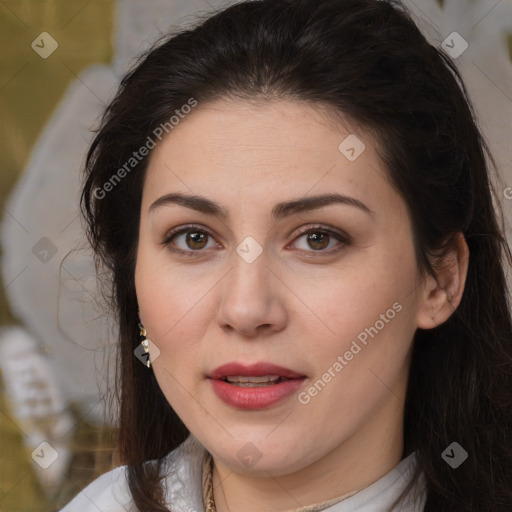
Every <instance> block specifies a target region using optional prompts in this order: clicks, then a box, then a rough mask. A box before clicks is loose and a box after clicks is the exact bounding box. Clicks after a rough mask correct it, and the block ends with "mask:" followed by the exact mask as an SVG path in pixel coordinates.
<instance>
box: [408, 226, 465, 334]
mask: <svg viewBox="0 0 512 512" xmlns="http://www.w3.org/2000/svg"><path fill="white" fill-rule="evenodd" d="M468 264H469V249H468V246H467V244H466V240H465V239H464V235H463V234H462V233H457V235H456V236H455V237H454V239H453V241H452V244H451V249H450V250H449V251H448V252H447V253H446V254H445V255H444V256H443V257H442V258H441V260H440V261H439V262H438V263H437V264H436V265H435V266H434V272H435V276H432V275H430V274H429V275H428V276H427V277H426V278H425V281H424V286H423V299H422V304H421V306H420V309H419V311H418V316H417V325H418V327H419V328H420V329H433V328H434V327H437V326H438V325H441V324H442V323H443V322H445V321H446V320H448V318H450V316H451V315H452V314H453V312H454V311H455V310H456V309H457V307H458V306H459V304H460V301H461V299H462V293H463V292H464V285H465V283H466V276H467V272H468Z"/></svg>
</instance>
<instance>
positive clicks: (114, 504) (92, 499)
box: [60, 435, 426, 512]
mask: <svg viewBox="0 0 512 512" xmlns="http://www.w3.org/2000/svg"><path fill="white" fill-rule="evenodd" d="M204 450H205V448H204V447H203V446H202V445H201V444H200V443H199V441H197V439H196V438H195V437H193V436H192V435H189V437H188V438H187V439H186V440H185V441H184V442H183V443H182V444H181V445H180V446H178V447H177V448H176V449H175V450H173V451H172V452H171V453H170V454H169V455H167V457H166V458H165V466H164V467H166V468H167V472H166V473H167V476H166V478H165V480H164V485H165V491H166V502H167V506H168V507H169V508H171V504H172V508H171V510H172V511H173V512H204V507H203V497H202V471H203V465H202V463H203V455H204ZM415 462H416V455H415V454H414V453H412V454H411V455H409V456H408V457H406V458H404V459H403V460H401V461H400V462H399V463H398V464H397V466H396V467H395V468H393V469H392V470H391V471H390V472H389V473H387V474H386V475H384V476H383V477H382V478H380V479H379V480H377V481H376V482H374V483H373V484H371V485H369V486H368V487H366V488H364V489H362V490H361V491H359V492H357V493H355V494H353V495H352V496H349V497H348V498H346V499H343V500H342V501H340V502H338V503H336V504H334V505H332V506H330V507H328V508H326V509H325V512H355V511H358V512H391V511H389V507H390V505H391V504H392V503H393V501H394V500H395V499H396V498H397V497H398V496H399V494H400V493H401V491H402V490H403V489H404V487H405V486H406V485H407V482H408V480H409V477H410V474H411V472H412V471H413V469H414V466H415ZM125 471H126V466H121V467H118V468H115V469H113V470H112V471H109V472H108V473H105V474H104V475H102V476H100V477H99V478H97V479H96V480H94V482H92V483H91V484H89V485H88V486H87V487H86V488H85V489H83V490H82V491H81V492H80V493H79V494H78V495H77V496H76V497H75V498H74V499H73V500H72V501H71V502H70V503H68V504H67V505H66V506H65V507H64V508H63V509H62V510H61V511H60V512H133V510H134V509H133V508H131V507H133V502H132V499H131V494H130V491H129V488H128V483H127V480H126V472H125ZM416 489H418V487H417V488H416ZM416 489H415V490H416ZM423 489H424V479H423V475H422V478H420V480H419V489H418V490H419V491H420V492H421V491H423ZM408 496H411V493H410V494H409V495H408ZM425 501H426V496H425V493H424V492H423V493H422V498H421V499H419V500H417V501H414V502H413V501H412V496H411V498H409V499H408V500H407V499H406V500H405V502H404V503H403V504H402V506H401V507H400V508H398V509H395V510H396V512H423V508H424V506H425Z"/></svg>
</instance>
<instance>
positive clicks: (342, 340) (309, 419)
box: [135, 100, 468, 512]
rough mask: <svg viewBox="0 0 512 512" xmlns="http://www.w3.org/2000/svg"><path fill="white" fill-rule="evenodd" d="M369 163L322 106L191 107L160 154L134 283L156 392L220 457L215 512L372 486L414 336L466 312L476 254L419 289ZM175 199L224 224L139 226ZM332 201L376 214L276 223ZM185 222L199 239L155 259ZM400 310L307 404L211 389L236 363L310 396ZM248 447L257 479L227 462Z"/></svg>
mask: <svg viewBox="0 0 512 512" xmlns="http://www.w3.org/2000/svg"><path fill="white" fill-rule="evenodd" d="M351 133H355V134H356V135H357V137H358V138H359V139H360V140H362V141H363V142H364V144H365V146H366V149H365V150H364V152H363V153H362V154H361V155H360V156H359V157H358V158H357V159H356V160H355V161H349V160H348V159H347V158H346V157H345V156H344V155H343V154H342V153H341V152H340V150H339V149H338V146H339V145H340V143H341V142H342V141H343V140H344V139H345V138H346V137H347V135H349V134H351ZM376 149H377V145H376V142H375V141H374V140H373V139H372V137H370V135H369V134H368V133H366V132H364V131H361V130H359V129H357V128H356V127H355V126H351V125H350V124H349V123H343V126H341V125H340V124H339V123H338V124H337V125H334V123H333V122H330V121H329V119H328V117H327V116H325V115H323V114H322V110H321V108H320V107H319V106H314V105H311V104H307V103H303V102H297V101H295V102H292V101H289V100H275V101H272V102H266V103H261V104H254V103H250V104H249V103H247V102H244V101H242V100H229V101H228V100H219V101H216V102H215V103H212V104H205V105H199V106H198V107H196V108H195V109H194V111H193V112H192V113H191V114H189V115H188V116H187V117H186V118H185V119H184V120H183V121H181V123H180V124H179V125H178V126H176V127H175V128H174V129H173V131H172V132H171V133H170V134H169V135H168V136H167V137H166V138H165V139H163V141H162V142H161V143H160V144H159V145H158V146H157V147H156V148H155V149H154V150H153V152H152V155H151V158H150V162H149V166H148V169H147V174H146V177H145V182H144V189H143V197H142V210H141V218H140V236H139V245H138V252H137V264H136V275H135V282H136V291H137V298H138V303H139V308H140V311H139V316H140V319H141V321H142V322H143V324H144V326H145V327H146V329H147V333H148V338H149V339H151V341H152V342H153V343H154V344H155V345H156V346H157V347H158V349H159V350H160V354H159V356H158V357H157V358H155V359H154V360H153V371H154V372H155V375H156V378H157V380H158V383H159V385H160V387H161V389H162V391H163V393H164V395H165V396H166V398H167V399H168V401H169V403H170V404H171V406H172V407H173V408H174V409H175V410H176V412H177V413H178V415H179V416H180V417H181V419H182V420H183V422H184V423H185V425H186V426H187V427H188V428H189V430H190V431H191V432H192V433H193V434H194V436H195V437H196V438H197V439H198V440H199V441H200V442H201V443H202V444H203V446H205V448H206V449H207V450H208V451H209V452H210V453H211V454H212V456H213V459H214V472H213V483H214V487H215V490H214V497H215V502H216V506H217V510H218V511H219V512H224V511H228V510H229V511H230V512H240V511H244V512H252V511H258V512H261V511H275V510H294V509H296V508H299V507H301V506H306V505H309V504H313V503H318V502H322V501H324V500H328V499H331V498H335V497H338V496H342V495H345V494H347V493H351V492H354V491H357V490H360V489H362V488H364V487H366V486H368V485H369V484H371V483H373V482H374V481H376V480H378V479H379V478H380V477H382V476H383V475H385V474H386V473H387V472H389V471H390V470H391V469H392V468H393V467H395V466H396V465H397V464H398V462H399V461H400V460H401V459H402V457H403V427H402V421H403V412H404V398H405V393H406V386H407V378H408V372H409V366H410V354H411V346H412V339H413V335H414V333H415V331H416V330H417V328H419V327H420V328H424V329H430V328H433V327H435V326H436V325H438V324H440V323H442V322H444V321H445V320H446V319H447V318H448V317H449V316H450V314H452V312H453V310H454V309H455V308H456V307H457V306H458V304H459V301H460V297H461V295H462V291H463V286H464V279H465V276H466V271H467V259H468V253H467V246H466V244H465V242H464V240H463V238H462V237H459V238H458V239H457V240H458V241H457V244H455V245H454V248H453V250H452V251H451V252H450V253H449V254H448V255H447V258H446V265H443V266H441V267H440V270H439V272H438V275H436V276H435V277H434V276H427V277H425V278H422V276H421V274H420V271H419V269H418V267H417V264H416V259H415V255H414V248H413V238H412V228H411V223H410V219H409V215H408V212H407V208H406V204H405V203H404V201H403V199H402V198H401V197H400V196H399V195H398V194H397V192H396V191H395V190H394V189H393V187H392V186H391V184H390V182H389V181H388V178H387V174H386V170H385V168H384V166H383V164H382V162H381V161H380V159H379V157H378V155H377V152H376ZM171 192H181V193H184V194H195V195H199V196H204V197H206V198H208V199H210V200H213V201H215V202H217V203H219V204H220V205H221V206H222V207H223V208H225V209H226V210H227V211H228V212H229V217H228V218H227V219H220V218H217V217H215V216H212V215H208V214H205V213H200V212H198V211H196V210H193V209H191V208H187V207H185V206H183V205H178V204H167V205H164V206H161V207H159V208H156V209H154V210H153V211H151V212H149V211H148V210H149V207H150V205H151V204H152V203H153V202H154V201H156V200H157V199H158V198H160V197H161V196H163V195H165V194H167V193H171ZM333 192H335V193H339V194H342V195H345V196H350V197H351V198H355V199H357V200H359V201H361V202H362V203H364V205H366V207H367V208H368V209H369V210H371V213H368V212H366V211H364V210H363V209H361V208H358V207H355V206H351V205H347V204H331V205H329V206H324V207H322V208H320V209H316V210H311V211H302V212H298V213H297V212H296V213H294V214H292V215H289V216H287V217H284V218H282V219H280V220H278V221H276V220H274V219H272V218H271V216H270V212H271V210H272V208H273V207H274V206H275V205H276V204H277V203H279V202H282V201H289V200H292V199H298V198H304V197H310V196H313V195H321V194H327V193H333ZM189 223H193V224H197V225H198V226H197V228H191V229H190V231H189V234H191V233H194V232H196V231H197V229H198V228H200V229H202V230H203V231H206V232H207V233H208V235H206V236H205V237H204V238H199V239H197V238H196V239H193V238H192V239H191V240H190V239H189V240H188V243H187V238H186V233H181V234H178V235H177V236H176V237H175V238H174V239H173V240H172V241H171V242H169V245H168V246H165V245H163V244H162V242H163V241H164V240H165V239H166V235H167V234H168V233H169V232H170V231H171V230H172V229H173V228H180V227H185V226H186V225H187V224H189ZM318 226H320V227H318ZM319 230H320V233H322V230H324V231H325V230H331V231H334V233H333V234H330V235H329V236H327V237H324V238H323V239H322V240H321V241H320V242H317V243H316V245H315V243H311V241H310V242H309V243H308V235H307V233H318V232H319ZM304 232H305V233H306V234H305V233H304ZM337 233H340V234H343V233H346V235H348V237H349V239H348V240H345V241H344V240H343V239H338V238H337V237H336V234H337ZM248 236H251V237H253V238H254V239H255V240H256V241H257V242H258V244H259V245H260V246H261V248H262V253H261V254H260V255H259V256H258V258H256V260H255V261H253V262H252V263H248V262H247V261H245V260H244V259H243V258H242V257H241V256H240V255H239V254H238V253H237V252H236V248H237V247H238V246H239V245H240V244H241V242H242V241H243V240H244V239H245V238H246V237H248ZM173 248H174V249H175V248H178V249H182V250H184V251H188V253H189V254H192V256H191V257H187V256H183V255H180V254H176V253H173V252H172V251H171V249H173ZM395 303H398V304H399V305H401V306H402V309H401V311H400V312H399V313H397V314H396V315H395V316H394V318H393V319H392V320H389V321H388V322H386V323H385V326H384V328H382V329H381V330H380V331H379V333H378V335H376V336H375V337H374V338H369V341H368V343H367V345H366V346H363V348H362V350H361V351H360V352H359V353H357V355H355V356H354V358H353V359H352V360H351V361H349V362H348V364H347V365H346V366H344V367H343V369H342V371H340V372H339V373H336V376H335V377H334V378H332V379H331V381H330V382H329V383H328V384H327V385H326V386H325V387H324V388H323V389H322V390H321V392H319V393H318V394H316V396H314V397H312V398H311V400H310V401H309V403H307V404H303V403H300V401H299V400H298V398H297V395H296V394H294V395H292V396H290V397H288V398H287V399H286V400H284V401H282V402H280V403H278V404H276V405H274V406H272V407H270V408H268V409H263V410H258V411H254V410H249V411H247V410H245V411H244V410H238V409H235V408H233V407H230V406H228V405H226V404H225V403H224V402H222V401H221V400H220V399H219V398H217V396H216V395H215V394H214V392H213V390H212V388H211V385H210V382H209V381H208V379H207V378H206V375H207V374H208V373H209V372H211V371H212V370H213V369H215V368H217V367H218V366H220V365H221V364H224V363H226V362H229V361H234V360H237V361H240V362H243V363H247V364H248V363H252V362H259V361H270V362H273V363H275V364H278V365H281V366H284V367H287V368H290V369H292V370H294V371H297V372H299V373H302V374H304V375H306V376H307V379H306V381H305V382H304V384H303V386H302V388H301V390H299V391H304V390H307V389H309V388H310V387H311V386H312V385H313V384H314V383H315V382H316V381H318V379H320V378H322V375H323V374H324V373H325V372H327V371H328V369H329V368H331V367H332V366H333V363H334V362H335V361H336V360H337V357H338V356H339V355H341V356H343V354H345V352H346V351H347V350H349V348H350V346H351V343H352V341H353V340H355V339H356V338H357V336H358V334H360V333H361V332H362V331H364V330H365V328H369V327H371V326H374V325H375V324H376V321H377V320H379V319H380V318H381V316H380V315H382V314H385V313H386V311H387V310H389V309H390V308H392V306H393V304H395ZM247 443H252V444H253V445H254V446H255V447H256V449H257V453H258V454H259V455H261V458H260V459H259V460H258V461H257V462H256V463H255V464H254V465H252V466H251V467H247V466H246V465H245V464H244V463H243V462H242V460H241V459H240V458H239V457H238V456H237V453H238V452H239V450H241V449H242V448H243V447H244V446H246V445H247ZM246 449H247V446H246Z"/></svg>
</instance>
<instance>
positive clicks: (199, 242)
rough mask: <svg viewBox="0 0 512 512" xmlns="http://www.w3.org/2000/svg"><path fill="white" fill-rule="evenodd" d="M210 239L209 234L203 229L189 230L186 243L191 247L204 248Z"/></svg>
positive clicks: (195, 248)
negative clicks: (202, 230)
mask: <svg viewBox="0 0 512 512" xmlns="http://www.w3.org/2000/svg"><path fill="white" fill-rule="evenodd" d="M207 241H208V234H207V233H203V232H201V231H188V232H187V235H186V237H185V243H186V244H187V247H189V248H190V249H194V250H197V249H203V248H204V247H205V245H206V242H207Z"/></svg>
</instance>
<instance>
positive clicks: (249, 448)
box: [236, 443, 263, 468]
mask: <svg viewBox="0 0 512 512" xmlns="http://www.w3.org/2000/svg"><path fill="white" fill-rule="evenodd" d="M236 455H237V457H238V458H239V459H240V461H241V462H242V463H243V464H245V465H246V466H247V467H248V468H250V467H252V466H254V464H256V462H258V461H259V460H260V459H261V457H262V456H263V454H262V453H261V452H260V451H259V450H258V448H257V447H256V446H255V445H254V444H253V443H245V444H244V445H243V446H242V448H240V450H238V453H237V454H236Z"/></svg>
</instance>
